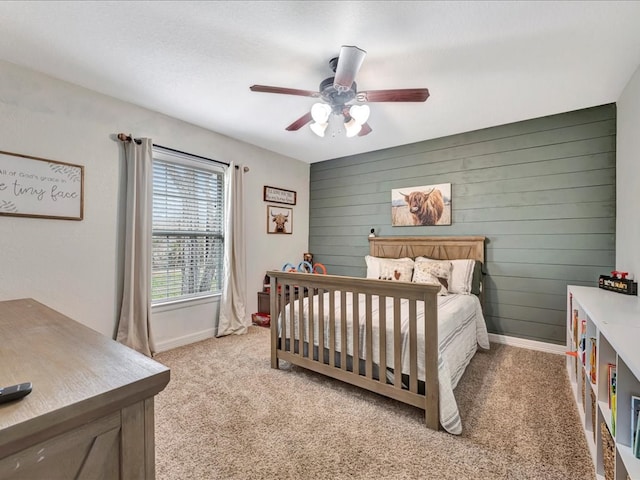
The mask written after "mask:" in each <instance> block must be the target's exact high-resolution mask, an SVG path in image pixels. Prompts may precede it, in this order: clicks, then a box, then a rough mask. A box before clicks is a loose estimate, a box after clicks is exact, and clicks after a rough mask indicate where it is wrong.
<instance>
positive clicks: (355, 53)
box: [333, 45, 367, 92]
mask: <svg viewBox="0 0 640 480" xmlns="http://www.w3.org/2000/svg"><path fill="white" fill-rule="evenodd" d="M366 54H367V52H365V51H364V50H362V49H361V48H358V47H351V46H347V45H343V46H342V48H341V49H340V55H339V56H338V66H337V67H336V75H335V78H334V79H333V88H335V89H336V90H337V91H339V92H346V91H348V90H350V89H351V85H352V84H353V81H354V80H355V78H356V74H357V73H358V70H360V67H361V66H362V62H363V61H364V57H365V55H366Z"/></svg>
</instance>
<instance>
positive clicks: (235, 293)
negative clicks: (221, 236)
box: [216, 162, 251, 337]
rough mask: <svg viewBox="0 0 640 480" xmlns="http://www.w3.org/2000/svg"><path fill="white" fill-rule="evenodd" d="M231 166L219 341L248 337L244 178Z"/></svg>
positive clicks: (226, 214)
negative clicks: (234, 335)
mask: <svg viewBox="0 0 640 480" xmlns="http://www.w3.org/2000/svg"><path fill="white" fill-rule="evenodd" d="M243 172H244V170H243V168H242V167H241V166H238V167H236V165H235V164H234V162H231V164H230V165H229V168H228V169H227V172H226V175H225V191H224V193H225V199H224V208H225V243H224V281H223V286H222V299H221V301H220V317H219V320H218V328H217V332H216V337H222V336H225V335H230V334H236V335H241V334H243V333H247V329H248V327H249V325H250V323H251V322H250V321H249V320H248V319H247V318H246V304H247V300H246V298H247V295H246V289H245V285H246V273H245V263H246V259H245V256H246V255H245V248H246V245H245V236H244V214H243V209H244V205H243V191H244V189H243V179H242V177H243V175H244V173H243Z"/></svg>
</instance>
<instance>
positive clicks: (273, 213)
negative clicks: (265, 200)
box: [267, 205, 293, 234]
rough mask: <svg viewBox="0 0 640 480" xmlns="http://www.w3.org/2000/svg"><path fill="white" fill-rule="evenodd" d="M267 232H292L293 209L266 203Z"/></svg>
mask: <svg viewBox="0 0 640 480" xmlns="http://www.w3.org/2000/svg"><path fill="white" fill-rule="evenodd" d="M267 233H284V234H286V233H293V209H292V208H287V207H276V206H275V205H267Z"/></svg>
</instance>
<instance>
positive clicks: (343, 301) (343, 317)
mask: <svg viewBox="0 0 640 480" xmlns="http://www.w3.org/2000/svg"><path fill="white" fill-rule="evenodd" d="M340 368H341V369H342V370H346V369H347V292H345V291H344V290H341V291H340Z"/></svg>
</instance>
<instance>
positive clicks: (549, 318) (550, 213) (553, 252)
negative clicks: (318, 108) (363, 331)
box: [309, 104, 616, 344]
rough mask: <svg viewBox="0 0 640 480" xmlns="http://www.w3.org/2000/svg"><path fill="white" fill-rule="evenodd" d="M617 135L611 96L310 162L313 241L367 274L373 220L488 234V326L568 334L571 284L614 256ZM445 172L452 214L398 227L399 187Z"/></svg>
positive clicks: (326, 260)
mask: <svg viewBox="0 0 640 480" xmlns="http://www.w3.org/2000/svg"><path fill="white" fill-rule="evenodd" d="M371 135H375V131H374V132H372V133H371ZM353 140H354V141H358V139H357V138H355V139H353ZM615 146H616V109H615V104H608V105H603V106H599V107H593V108H588V109H584V110H578V111H573V112H568V113H564V114H559V115H553V116H548V117H541V118H536V119H532V120H527V121H523V122H518V123H513V124H509V125H502V126H499V127H493V128H488V129H484V130H478V131H473V132H468V133H463V134H459V135H453V136H450V137H444V138H438V139H434V140H428V141H424V142H419V143H414V144H410V145H404V146H401V147H395V148H390V149H385V150H379V151H376V152H371V153H366V154H362V155H355V156H350V157H344V158H339V159H334V160H328V161H324V162H319V163H314V164H312V165H311V177H310V219H309V251H311V252H313V254H314V261H316V262H321V263H323V264H324V265H325V266H326V267H327V270H328V272H329V273H331V274H336V275H351V276H356V277H364V276H365V274H366V267H365V263H364V256H365V255H367V254H368V252H369V244H368V239H367V236H368V234H369V231H370V229H371V228H375V230H376V234H377V235H380V236H395V235H412V236H413V235H416V236H419V235H484V236H486V237H487V243H486V271H487V276H486V277H485V294H486V296H485V318H486V321H487V326H488V328H489V331H490V332H491V333H497V334H502V335H509V336H514V337H520V338H528V339H532V340H539V341H544V342H550V343H557V344H563V343H564V342H565V321H566V317H565V315H566V313H565V312H566V286H567V284H574V285H591V286H596V285H597V279H598V276H599V275H600V274H603V273H607V272H610V271H611V270H613V267H614V265H615V223H616V220H615V219H616V203H615V200H616V191H615V184H616V151H615ZM437 183H451V184H452V185H451V191H452V197H453V198H452V225H450V226H438V227H422V226H420V227H392V226H391V190H392V189H396V188H406V187H413V186H419V185H431V184H437Z"/></svg>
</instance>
